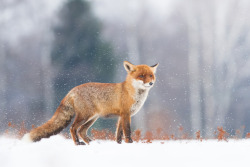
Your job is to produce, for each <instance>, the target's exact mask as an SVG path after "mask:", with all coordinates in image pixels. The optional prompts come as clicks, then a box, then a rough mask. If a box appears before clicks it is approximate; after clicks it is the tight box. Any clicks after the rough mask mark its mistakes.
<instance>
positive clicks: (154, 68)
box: [151, 63, 159, 73]
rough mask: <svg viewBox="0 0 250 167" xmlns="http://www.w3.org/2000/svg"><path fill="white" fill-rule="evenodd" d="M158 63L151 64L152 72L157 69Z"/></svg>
mask: <svg viewBox="0 0 250 167" xmlns="http://www.w3.org/2000/svg"><path fill="white" fill-rule="evenodd" d="M158 65H159V63H157V64H155V65H152V66H151V69H152V70H153V72H154V73H156V69H157V67H158Z"/></svg>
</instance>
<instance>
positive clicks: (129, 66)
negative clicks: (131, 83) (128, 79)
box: [123, 61, 135, 72]
mask: <svg viewBox="0 0 250 167" xmlns="http://www.w3.org/2000/svg"><path fill="white" fill-rule="evenodd" d="M123 65H124V68H125V70H126V71H127V72H132V71H135V65H133V64H132V63H130V62H128V61H124V62H123Z"/></svg>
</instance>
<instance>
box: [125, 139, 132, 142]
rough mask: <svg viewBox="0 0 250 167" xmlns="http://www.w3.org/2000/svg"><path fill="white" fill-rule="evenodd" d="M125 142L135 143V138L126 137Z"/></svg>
mask: <svg viewBox="0 0 250 167" xmlns="http://www.w3.org/2000/svg"><path fill="white" fill-rule="evenodd" d="M125 142H126V143H133V140H132V139H131V138H127V139H125Z"/></svg>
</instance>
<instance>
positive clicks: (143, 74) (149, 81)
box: [123, 61, 159, 89]
mask: <svg viewBox="0 0 250 167" xmlns="http://www.w3.org/2000/svg"><path fill="white" fill-rule="evenodd" d="M123 65H124V68H125V70H126V71H127V72H128V76H127V78H128V79H130V80H131V81H132V85H133V86H134V87H135V88H138V89H150V88H152V87H153V85H154V83H155V73H156V69H157V67H158V65H159V63H157V64H155V65H153V66H148V65H144V64H143V65H133V64H132V63H130V62H128V61H124V63H123Z"/></svg>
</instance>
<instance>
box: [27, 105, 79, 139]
mask: <svg viewBox="0 0 250 167" xmlns="http://www.w3.org/2000/svg"><path fill="white" fill-rule="evenodd" d="M74 115H75V112H74V109H73V108H72V107H71V106H65V105H64V104H63V103H61V104H60V106H59V107H58V108H57V110H56V112H55V114H54V115H53V117H52V118H51V119H50V120H49V121H48V122H46V123H45V124H43V125H41V126H39V127H37V128H35V129H33V130H31V131H30V133H28V134H26V135H25V136H24V137H23V140H26V141H30V142H36V141H39V140H41V139H42V138H49V137H50V136H52V135H56V134H58V133H59V132H61V131H62V130H63V129H64V128H65V127H67V126H68V125H69V124H70V122H71V119H72V118H73V117H74Z"/></svg>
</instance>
